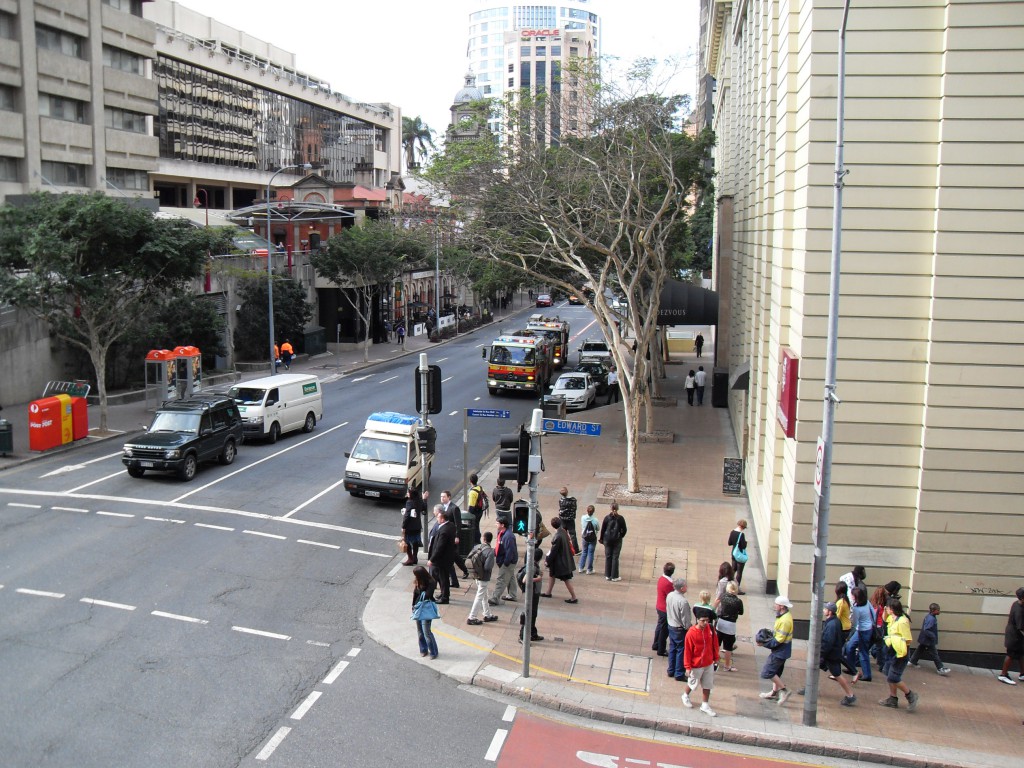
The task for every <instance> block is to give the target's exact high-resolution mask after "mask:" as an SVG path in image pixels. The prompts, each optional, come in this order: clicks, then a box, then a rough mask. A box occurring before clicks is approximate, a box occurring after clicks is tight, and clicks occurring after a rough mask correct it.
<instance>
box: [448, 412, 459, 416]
mask: <svg viewBox="0 0 1024 768" xmlns="http://www.w3.org/2000/svg"><path fill="white" fill-rule="evenodd" d="M456 414H458V411H452V412H451V413H449V414H448V415H449V416H455V415H456Z"/></svg>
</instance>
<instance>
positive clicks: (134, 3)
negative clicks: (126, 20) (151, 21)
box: [103, 0, 142, 18]
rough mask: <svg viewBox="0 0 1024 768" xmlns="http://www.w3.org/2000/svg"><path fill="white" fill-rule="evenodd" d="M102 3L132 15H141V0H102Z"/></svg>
mask: <svg viewBox="0 0 1024 768" xmlns="http://www.w3.org/2000/svg"><path fill="white" fill-rule="evenodd" d="M103 4H104V5H109V6H110V7H111V8H116V9H117V10H119V11H124V12H125V13H130V14H131V15H132V16H138V17H140V18H141V17H142V0H103Z"/></svg>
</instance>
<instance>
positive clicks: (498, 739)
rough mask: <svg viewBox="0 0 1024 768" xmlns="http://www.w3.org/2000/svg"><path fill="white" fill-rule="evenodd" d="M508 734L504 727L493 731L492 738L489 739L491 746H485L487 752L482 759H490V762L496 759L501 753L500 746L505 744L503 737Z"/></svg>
mask: <svg viewBox="0 0 1024 768" xmlns="http://www.w3.org/2000/svg"><path fill="white" fill-rule="evenodd" d="M507 736H508V731H506V730H505V729H504V728H499V729H498V730H496V731H495V732H494V738H493V739H491V746H490V747H488V748H487V754H486V755H484V760H490V761H491V762H492V763H493V762H495V761H497V759H498V755H499V754H501V747H502V746H503V745H504V744H505V738H506V737H507Z"/></svg>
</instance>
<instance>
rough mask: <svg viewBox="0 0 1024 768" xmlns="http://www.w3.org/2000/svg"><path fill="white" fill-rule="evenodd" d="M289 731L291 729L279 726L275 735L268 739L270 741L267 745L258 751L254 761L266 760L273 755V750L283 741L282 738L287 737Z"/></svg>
mask: <svg viewBox="0 0 1024 768" xmlns="http://www.w3.org/2000/svg"><path fill="white" fill-rule="evenodd" d="M291 730H292V729H291V728H289V727H287V726H281V727H280V728H278V729H277V733H275V734H274V735H273V736H271V737H270V741H268V742H267V745H266V746H265V747H263V749H261V750H260V753H259V754H258V755H256V759H257V760H266V759H267V758H268V757H270V756H271V755H272V754H274V750H275V749H277V748H278V746H280V744H281V742H282V741H284V737H285V736H287V735H288V734H289V733H290V732H291Z"/></svg>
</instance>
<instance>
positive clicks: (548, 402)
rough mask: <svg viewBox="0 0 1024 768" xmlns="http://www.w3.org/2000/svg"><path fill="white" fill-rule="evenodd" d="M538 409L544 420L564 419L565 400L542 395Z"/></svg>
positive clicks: (559, 396)
mask: <svg viewBox="0 0 1024 768" xmlns="http://www.w3.org/2000/svg"><path fill="white" fill-rule="evenodd" d="M540 407H541V410H542V411H543V412H544V418H546V419H565V398H564V397H562V396H561V395H544V397H543V399H542V400H541V405H540Z"/></svg>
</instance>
